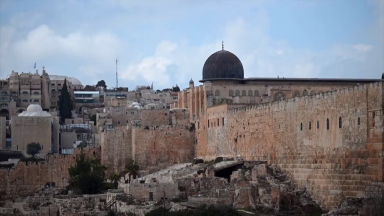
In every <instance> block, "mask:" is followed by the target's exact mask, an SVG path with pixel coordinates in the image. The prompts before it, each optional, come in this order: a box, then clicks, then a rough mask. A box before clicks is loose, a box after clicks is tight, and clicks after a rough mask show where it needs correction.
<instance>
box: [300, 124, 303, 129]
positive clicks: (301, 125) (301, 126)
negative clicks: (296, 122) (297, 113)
mask: <svg viewBox="0 0 384 216" xmlns="http://www.w3.org/2000/svg"><path fill="white" fill-rule="evenodd" d="M300 130H301V131H302V130H303V122H301V123H300Z"/></svg>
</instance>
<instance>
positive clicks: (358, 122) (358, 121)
mask: <svg viewBox="0 0 384 216" xmlns="http://www.w3.org/2000/svg"><path fill="white" fill-rule="evenodd" d="M357 125H360V117H359V118H357Z"/></svg>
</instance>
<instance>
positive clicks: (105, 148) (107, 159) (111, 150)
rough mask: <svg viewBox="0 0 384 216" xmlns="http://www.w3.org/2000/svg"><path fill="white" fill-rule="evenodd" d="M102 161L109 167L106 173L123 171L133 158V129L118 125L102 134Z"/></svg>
mask: <svg viewBox="0 0 384 216" xmlns="http://www.w3.org/2000/svg"><path fill="white" fill-rule="evenodd" d="M100 144H101V145H100V146H101V163H102V164H103V165H104V166H106V167H107V170H106V175H107V176H109V175H110V174H112V173H114V172H123V171H124V170H125V165H126V164H127V162H128V160H129V159H132V130H131V129H129V128H127V127H117V128H115V129H114V130H106V131H104V132H102V133H101V134H100Z"/></svg>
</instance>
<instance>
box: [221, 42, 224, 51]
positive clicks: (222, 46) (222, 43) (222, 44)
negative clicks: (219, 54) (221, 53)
mask: <svg viewBox="0 0 384 216" xmlns="http://www.w3.org/2000/svg"><path fill="white" fill-rule="evenodd" d="M221 49H222V50H224V41H221Z"/></svg>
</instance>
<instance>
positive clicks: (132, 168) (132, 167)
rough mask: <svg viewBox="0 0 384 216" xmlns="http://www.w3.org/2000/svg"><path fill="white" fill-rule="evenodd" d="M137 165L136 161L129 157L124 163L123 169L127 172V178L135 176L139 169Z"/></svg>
mask: <svg viewBox="0 0 384 216" xmlns="http://www.w3.org/2000/svg"><path fill="white" fill-rule="evenodd" d="M139 168H140V167H139V165H138V164H137V163H136V161H134V160H132V159H129V160H128V163H127V164H126V165H125V170H126V171H127V173H129V180H131V175H133V176H134V177H136V175H137V172H138V171H139Z"/></svg>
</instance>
